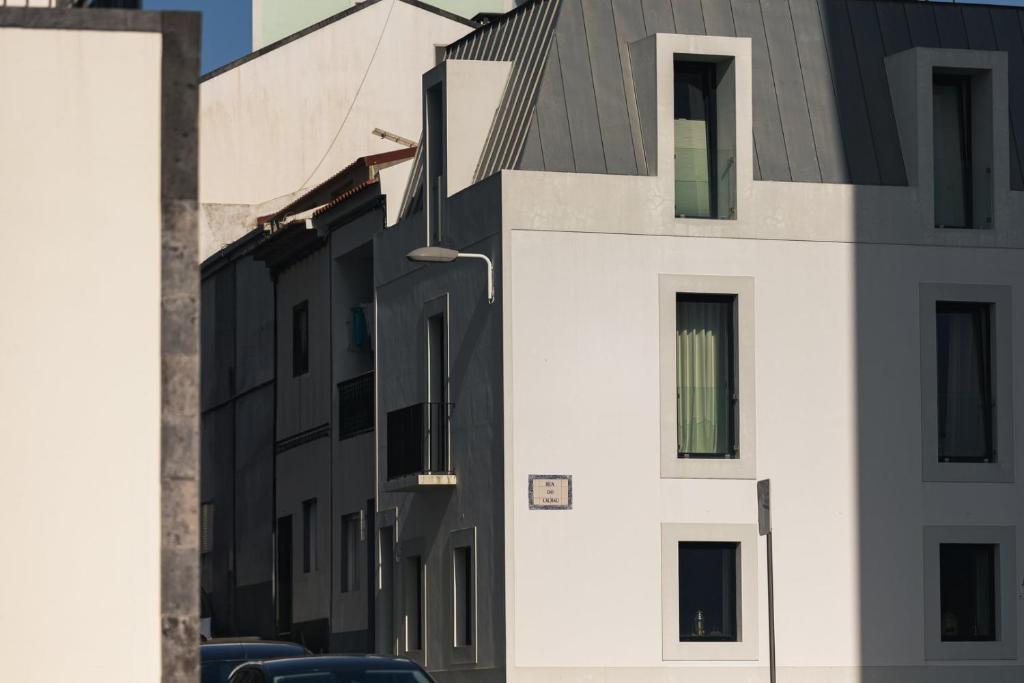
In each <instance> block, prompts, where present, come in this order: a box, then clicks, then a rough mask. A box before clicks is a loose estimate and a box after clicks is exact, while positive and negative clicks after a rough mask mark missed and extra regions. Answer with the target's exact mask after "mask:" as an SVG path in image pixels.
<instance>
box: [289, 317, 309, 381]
mask: <svg viewBox="0 0 1024 683" xmlns="http://www.w3.org/2000/svg"><path fill="white" fill-rule="evenodd" d="M307 372H309V303H308V302H306V301H303V302H302V303H300V304H298V305H296V306H295V308H293V309H292V377H298V376H299V375H304V374H306V373H307Z"/></svg>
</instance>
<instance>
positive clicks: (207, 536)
mask: <svg viewBox="0 0 1024 683" xmlns="http://www.w3.org/2000/svg"><path fill="white" fill-rule="evenodd" d="M211 552H213V503H203V504H202V505H200V506H199V553H200V554H201V555H206V554H207V553H211Z"/></svg>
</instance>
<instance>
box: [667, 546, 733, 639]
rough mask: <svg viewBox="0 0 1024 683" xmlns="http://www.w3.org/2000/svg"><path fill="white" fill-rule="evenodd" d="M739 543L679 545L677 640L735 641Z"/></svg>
mask: <svg viewBox="0 0 1024 683" xmlns="http://www.w3.org/2000/svg"><path fill="white" fill-rule="evenodd" d="M738 556H739V543H680V544H679V640H680V641H735V640H737V639H738V633H739V631H738V629H737V607H736V598H737V593H738V591H737V589H736V563H737V558H738Z"/></svg>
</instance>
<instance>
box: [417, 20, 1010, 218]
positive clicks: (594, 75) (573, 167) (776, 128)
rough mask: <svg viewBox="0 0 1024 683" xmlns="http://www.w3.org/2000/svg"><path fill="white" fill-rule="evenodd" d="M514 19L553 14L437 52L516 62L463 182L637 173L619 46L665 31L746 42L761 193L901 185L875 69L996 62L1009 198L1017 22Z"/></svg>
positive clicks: (628, 82) (635, 122) (624, 53)
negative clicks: (526, 173)
mask: <svg viewBox="0 0 1024 683" xmlns="http://www.w3.org/2000/svg"><path fill="white" fill-rule="evenodd" d="M520 11H521V12H523V13H524V14H525V13H526V12H527V11H533V12H552V11H553V12H554V20H553V22H551V24H550V25H549V24H547V23H545V22H543V21H539V22H532V23H531V22H528V21H523V20H520V21H518V22H510V21H509V19H508V16H507V17H506V18H505V19H504V20H503V22H496V23H495V24H488V25H486V26H484V27H482V28H480V29H478V30H477V31H475V32H473V33H471V34H469V35H467V36H466V37H464V38H462V39H461V40H460V41H458V42H456V43H453V44H452V45H451V46H450V47H449V48H448V51H447V57H448V58H449V59H509V58H512V59H514V60H515V61H516V65H515V67H514V68H513V76H512V77H510V79H509V88H508V91H507V92H506V93H505V97H504V99H503V101H502V104H501V107H500V108H499V110H498V113H497V115H496V118H495V122H494V124H493V126H492V130H491V133H490V136H489V138H488V140H487V142H486V144H485V147H484V151H483V155H482V158H481V162H480V167H479V169H478V173H477V179H480V178H483V177H486V176H487V175H489V174H491V173H494V172H496V171H497V170H500V169H502V168H517V169H523V170H538V171H566V172H579V173H611V174H622V175H646V174H648V173H651V172H653V170H652V169H650V168H649V166H650V164H649V163H648V160H647V159H646V156H645V153H644V149H643V130H642V128H643V126H642V125H641V121H640V115H639V113H638V111H637V106H636V99H635V98H636V91H635V89H634V87H635V86H634V81H633V77H632V73H631V65H630V61H629V51H628V46H629V44H630V43H633V42H634V41H637V40H640V39H642V38H644V37H646V36H649V35H652V34H654V33H680V34H691V35H715V36H740V37H749V38H750V39H751V47H752V59H753V79H752V80H753V92H752V98H753V102H752V106H753V138H754V149H753V157H754V158H753V174H754V179H755V180H772V181H793V182H812V183H846V184H858V185H906V182H907V176H906V169H905V165H904V160H903V157H902V152H901V147H900V141H899V136H898V131H897V128H896V120H895V115H894V112H893V105H892V98H891V96H890V92H889V84H888V77H887V74H886V71H885V62H884V59H885V57H886V56H888V55H891V54H894V53H897V52H901V51H903V50H906V49H909V48H912V47H942V48H968V49H978V50H1003V51H1006V52H1007V53H1008V55H1009V109H1010V129H1011V130H1010V138H1009V139H1008V140H1007V145H1008V146H1009V147H1010V181H1011V187H1012V188H1013V189H1016V190H1024V175H1022V166H1024V8H1021V7H1009V6H996V5H971V4H965V5H961V4H950V3H943V2H934V3H933V2H918V1H903V0H643V1H642V2H641V1H640V0H534V1H533V2H531V3H528V4H527V5H524V6H522V7H521V8H520ZM512 14H515V13H510V15H512ZM503 26H505V27H506V28H504V29H502V27H503ZM502 30H504V31H505V34H507V35H505V34H502V33H501V31H502ZM513 46H525V49H524V50H521V51H516V50H513V49H511V48H512V47H513ZM510 55H511V57H510ZM538 64H539V65H540V68H537V65H538ZM521 117H523V118H525V122H524V123H523V124H522V125H520V124H519V121H520V120H521ZM649 133H650V131H648V134H649ZM421 174H422V169H421V168H419V167H417V168H416V169H414V172H413V177H412V178H411V180H410V189H409V192H408V195H407V201H406V203H405V205H404V206H403V214H407V213H411V212H413V211H416V210H417V207H418V205H419V202H418V199H419V196H420V195H419V192H420V188H421V186H422V176H421Z"/></svg>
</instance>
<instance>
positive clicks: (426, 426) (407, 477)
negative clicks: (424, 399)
mask: <svg viewBox="0 0 1024 683" xmlns="http://www.w3.org/2000/svg"><path fill="white" fill-rule="evenodd" d="M451 415H452V404H451V403H416V404H414V405H411V406H408V407H406V408H401V409H399V410H393V411H391V412H389V413H388V417H387V435H388V446H387V454H388V468H387V469H388V471H387V478H388V483H387V490H389V491H419V490H424V489H429V488H434V487H447V486H454V485H455V472H454V471H452V466H451V456H450V453H449V449H448V446H449V434H450V428H451Z"/></svg>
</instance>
